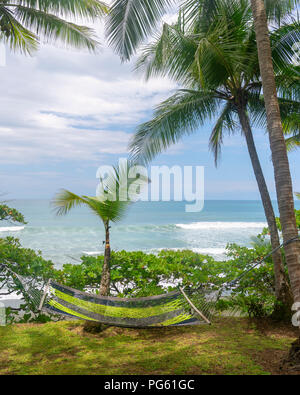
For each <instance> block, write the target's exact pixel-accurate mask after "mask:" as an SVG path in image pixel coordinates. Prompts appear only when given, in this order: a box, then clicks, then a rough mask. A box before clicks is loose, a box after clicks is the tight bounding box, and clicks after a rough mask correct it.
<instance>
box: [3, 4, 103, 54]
mask: <svg viewBox="0 0 300 395" xmlns="http://www.w3.org/2000/svg"><path fill="white" fill-rule="evenodd" d="M107 11H108V7H107V6H106V5H105V4H104V3H102V2H101V1H98V0H72V1H70V0H39V1H36V0H0V41H2V42H4V43H7V44H8V45H9V46H10V48H11V49H12V50H18V51H21V52H22V53H25V54H31V53H32V52H33V51H35V50H36V49H37V48H38V46H39V43H40V41H41V40H45V41H46V42H55V41H57V40H60V41H61V42H63V43H64V44H66V45H71V46H74V47H76V48H88V49H89V50H94V49H95V48H96V46H97V44H98V43H97V41H96V40H95V38H94V36H95V34H94V30H93V29H91V28H88V27H86V26H81V25H77V24H75V23H72V22H69V21H68V20H67V18H74V19H79V18H80V19H84V20H87V21H93V20H95V19H96V18H98V17H100V16H103V15H104V14H106V13H107Z"/></svg>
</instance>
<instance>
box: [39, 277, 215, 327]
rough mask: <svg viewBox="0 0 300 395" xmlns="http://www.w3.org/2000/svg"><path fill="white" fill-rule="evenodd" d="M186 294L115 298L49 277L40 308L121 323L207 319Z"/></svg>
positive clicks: (160, 323) (183, 322)
mask: <svg viewBox="0 0 300 395" xmlns="http://www.w3.org/2000/svg"><path fill="white" fill-rule="evenodd" d="M189 294H190V295H189V297H187V295H186V293H185V292H183V293H182V292H181V291H174V292H170V293H167V294H163V295H156V296H151V297H143V298H119V297H111V296H98V295H94V294H89V293H86V292H82V291H78V290H76V289H73V288H70V287H67V286H64V285H60V284H58V283H56V282H54V281H50V283H49V284H48V289H47V296H46V298H45V302H44V304H43V309H44V310H46V311H48V312H49V313H55V314H63V315H64V316H67V317H70V318H77V319H83V320H88V321H96V322H101V323H103V324H108V325H114V326H123V327H139V328H141V327H157V326H170V325H172V326H174V325H195V324H202V323H205V322H206V323H209V320H208V319H207V318H206V316H205V315H204V313H202V315H200V314H201V313H200V311H199V313H200V314H199V313H197V310H198V309H197V308H196V306H195V305H194V303H193V302H192V301H191V300H190V298H191V299H195V298H194V297H193V295H192V294H191V292H189ZM194 302H195V303H196V301H195V300H194ZM206 314H207V312H206Z"/></svg>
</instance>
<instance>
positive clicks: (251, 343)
mask: <svg viewBox="0 0 300 395" xmlns="http://www.w3.org/2000/svg"><path fill="white" fill-rule="evenodd" d="M294 337H295V334H294V332H293V330H292V329H291V328H285V327H281V326H279V327H278V326H277V327H274V326H273V324H272V325H271V324H270V323H267V324H266V325H264V326H263V327H257V324H255V323H254V322H251V321H249V320H247V319H232V318H231V319H229V318H224V319H222V320H221V321H220V322H218V323H215V324H213V325H211V326H206V325H201V326H191V327H181V328H179V327H178V328H176V327H169V328H159V329H148V330H146V329H142V330H137V329H123V328H113V327H110V328H108V329H107V330H105V331H104V332H102V333H99V334H88V333H85V332H83V331H82V322H81V321H73V322H58V323H54V322H51V323H47V324H18V325H11V326H7V327H0V374H272V373H278V372H279V361H280V358H282V357H283V356H284V355H285V354H286V353H287V351H288V348H289V346H290V343H291V342H292V341H293V339H294Z"/></svg>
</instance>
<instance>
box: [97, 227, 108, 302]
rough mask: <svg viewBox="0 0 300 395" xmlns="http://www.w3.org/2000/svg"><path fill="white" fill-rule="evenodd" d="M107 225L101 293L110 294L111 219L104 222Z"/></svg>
mask: <svg viewBox="0 0 300 395" xmlns="http://www.w3.org/2000/svg"><path fill="white" fill-rule="evenodd" d="M104 226H105V250H104V262H103V268H102V275H101V283H100V291H99V293H100V295H103V296H108V295H109V291H110V242H109V221H106V222H105V223H104Z"/></svg>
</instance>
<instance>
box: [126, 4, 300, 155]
mask: <svg viewBox="0 0 300 395" xmlns="http://www.w3.org/2000/svg"><path fill="white" fill-rule="evenodd" d="M223 3H224V1H219V2H218V1H215V4H216V5H217V4H218V5H219V8H218V9H217V11H216V13H215V14H213V13H212V12H211V19H209V18H208V16H207V15H205V16H202V17H201V18H200V17H199V19H198V20H197V24H187V22H186V21H185V19H184V16H183V14H181V15H180V16H179V19H178V21H177V23H176V24H174V25H168V24H164V29H163V32H162V34H161V36H160V37H158V38H157V40H156V41H155V42H154V43H152V44H150V45H148V46H146V48H145V49H144V51H143V54H142V56H141V57H140V59H139V61H138V63H137V69H138V70H141V71H142V72H143V73H144V74H145V76H146V78H150V77H151V76H155V75H167V76H168V77H170V78H171V79H173V80H175V81H176V82H178V83H179V84H181V85H183V86H184V88H185V89H179V90H177V92H176V93H175V94H174V95H173V96H171V97H170V98H168V99H167V100H166V101H164V102H163V103H161V104H160V105H159V106H158V107H157V109H156V111H155V114H154V118H153V119H152V120H151V121H149V122H146V123H144V124H142V125H141V126H139V127H138V129H137V133H136V134H135V136H134V138H133V140H132V142H131V145H130V148H131V151H132V153H133V156H134V158H135V159H136V160H142V161H146V162H149V161H150V160H151V159H152V158H153V157H154V156H155V155H157V154H158V153H159V152H161V151H162V150H164V149H166V148H167V147H168V146H170V145H171V144H174V143H176V142H177V141H178V140H179V139H180V138H182V137H183V136H184V135H187V134H190V133H192V132H195V131H198V130H199V127H201V126H203V125H204V123H205V122H206V121H208V120H215V118H216V117H217V121H215V126H214V128H213V130H212V133H211V137H210V147H211V149H212V151H213V153H214V156H215V160H216V162H217V161H218V158H219V155H220V150H221V146H222V142H223V139H224V137H225V134H226V133H228V134H229V135H230V134H232V133H236V132H237V131H238V130H239V126H240V124H242V122H241V121H242V120H241V113H244V118H246V124H247V123H249V122H251V124H252V125H253V126H258V127H263V128H265V127H266V116H265V107H264V100H263V97H262V84H261V80H260V72H259V64H258V58H257V49H256V40H255V32H254V26H253V24H252V23H251V8H250V6H249V4H247V2H245V1H240V0H238V1H232V2H231V3H230V5H227V6H225V7H224V4H223ZM222 7H223V8H222ZM220 38H222V39H220ZM271 40H272V44H273V57H274V61H275V62H276V66H277V67H276V69H277V83H278V91H279V93H280V95H281V99H280V103H281V112H282V116H283V119H284V121H285V122H286V123H285V126H286V129H287V130H288V129H289V127H292V126H291V122H290V121H291V119H293V121H294V123H293V125H294V126H295V127H296V126H297V127H299V124H297V125H295V123H296V115H297V114H298V112H299V110H300V101H299V97H300V96H299V93H300V92H299V84H298V74H297V72H296V71H295V70H294V68H293V66H292V65H289V66H287V64H286V60H287V59H288V58H289V59H291V57H292V56H293V51H292V50H291V49H290V43H291V42H293V41H297V40H300V29H299V24H298V22H294V23H290V24H283V25H282V26H281V27H279V28H278V29H276V30H274V31H273V32H272V35H271ZM248 114H249V115H248ZM248 117H249V120H248V121H247V118H248Z"/></svg>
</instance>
